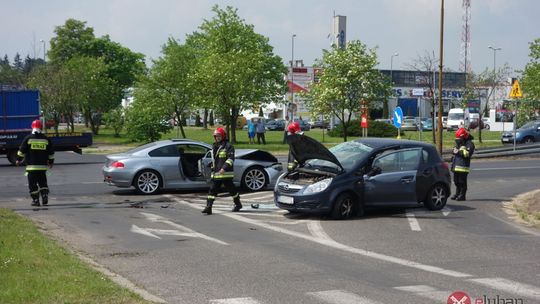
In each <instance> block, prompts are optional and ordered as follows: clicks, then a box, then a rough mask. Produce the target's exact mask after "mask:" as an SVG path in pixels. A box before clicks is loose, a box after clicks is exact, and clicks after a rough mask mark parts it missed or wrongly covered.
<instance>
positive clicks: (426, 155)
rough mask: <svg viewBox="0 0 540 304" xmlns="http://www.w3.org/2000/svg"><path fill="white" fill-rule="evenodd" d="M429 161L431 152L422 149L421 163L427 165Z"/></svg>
mask: <svg viewBox="0 0 540 304" xmlns="http://www.w3.org/2000/svg"><path fill="white" fill-rule="evenodd" d="M428 161H429V152H428V151H426V150H425V149H422V159H421V161H420V162H421V163H422V164H427V163H428Z"/></svg>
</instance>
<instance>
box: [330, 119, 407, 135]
mask: <svg viewBox="0 0 540 304" xmlns="http://www.w3.org/2000/svg"><path fill="white" fill-rule="evenodd" d="M328 135H330V136H331V137H343V125H342V124H339V125H337V126H335V127H334V128H333V129H332V130H330V131H328ZM401 135H404V133H403V131H401ZM347 136H362V128H360V121H359V120H357V119H356V120H351V121H350V122H349V125H348V127H347ZM368 136H369V137H396V136H397V129H396V127H394V126H393V125H391V124H389V123H386V122H382V121H374V120H370V121H369V129H368Z"/></svg>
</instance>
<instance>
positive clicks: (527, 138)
mask: <svg viewBox="0 0 540 304" xmlns="http://www.w3.org/2000/svg"><path fill="white" fill-rule="evenodd" d="M523 142H524V143H526V144H532V143H534V138H533V137H530V136H527V137H525V139H524V140H523Z"/></svg>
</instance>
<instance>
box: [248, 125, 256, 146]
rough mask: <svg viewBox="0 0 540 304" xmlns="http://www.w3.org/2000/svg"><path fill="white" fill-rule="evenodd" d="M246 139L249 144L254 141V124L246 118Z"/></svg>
mask: <svg viewBox="0 0 540 304" xmlns="http://www.w3.org/2000/svg"><path fill="white" fill-rule="evenodd" d="M248 139H249V143H250V144H254V143H255V124H254V123H253V122H252V121H251V119H250V120H248Z"/></svg>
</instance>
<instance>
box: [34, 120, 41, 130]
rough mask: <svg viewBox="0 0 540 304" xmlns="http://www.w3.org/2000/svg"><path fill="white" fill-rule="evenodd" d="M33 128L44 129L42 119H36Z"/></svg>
mask: <svg viewBox="0 0 540 304" xmlns="http://www.w3.org/2000/svg"><path fill="white" fill-rule="evenodd" d="M32 129H40V130H41V129H43V124H42V123H41V120H39V119H36V120H34V121H32Z"/></svg>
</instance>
